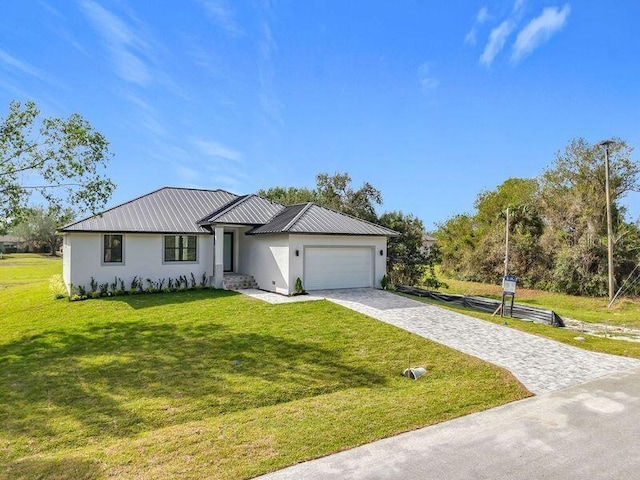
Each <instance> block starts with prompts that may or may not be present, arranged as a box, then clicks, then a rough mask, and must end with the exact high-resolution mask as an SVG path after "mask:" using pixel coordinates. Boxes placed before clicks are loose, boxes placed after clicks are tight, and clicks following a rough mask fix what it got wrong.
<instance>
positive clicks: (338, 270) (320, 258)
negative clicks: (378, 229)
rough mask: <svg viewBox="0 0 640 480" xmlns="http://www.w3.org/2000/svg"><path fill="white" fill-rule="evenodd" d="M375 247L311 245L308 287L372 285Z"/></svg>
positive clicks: (306, 261) (306, 272)
mask: <svg viewBox="0 0 640 480" xmlns="http://www.w3.org/2000/svg"><path fill="white" fill-rule="evenodd" d="M372 251H373V250H372V249H371V247H327V248H319V247H307V248H306V249H305V254H304V255H305V289H307V290H320V289H329V288H358V287H371V286H372V283H373V261H372V256H373V254H372Z"/></svg>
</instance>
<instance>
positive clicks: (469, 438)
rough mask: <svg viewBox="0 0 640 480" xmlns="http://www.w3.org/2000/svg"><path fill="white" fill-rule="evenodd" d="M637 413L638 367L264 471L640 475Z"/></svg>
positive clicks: (281, 477) (509, 479)
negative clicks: (314, 458) (343, 450)
mask: <svg viewBox="0 0 640 480" xmlns="http://www.w3.org/2000/svg"><path fill="white" fill-rule="evenodd" d="M639 419H640V369H634V370H629V371H626V372H621V373H617V374H615V375H611V376H607V377H602V378H599V379H597V380H594V381H591V382H589V383H585V384H582V385H579V386H574V387H571V388H567V389H564V390H559V391H556V392H553V393H549V394H545V395H541V396H538V397H532V398H529V399H526V400H522V401H519V402H514V403H511V404H508V405H504V406H502V407H497V408H494V409H492V410H487V411H485V412H480V413H476V414H472V415H468V416H466V417H461V418H458V419H455V420H452V421H449V422H445V423H441V424H439V425H435V426H432V427H427V428H423V429H420V430H416V431H413V432H409V433H405V434H402V435H398V436H396V437H391V438H387V439H384V440H380V441H377V442H374V443H370V444H368V445H364V446H362V447H358V448H354V449H352V450H348V451H345V452H341V453H337V454H335V455H330V456H327V457H324V458H320V459H318V460H313V461H310V462H306V463H302V464H299V465H294V466H292V467H289V468H286V469H284V470H280V471H278V472H274V473H272V474H269V475H265V476H263V477H260V478H263V479H268V480H289V479H290V480H299V479H307V480H313V479H336V480H337V479H340V480H345V479H351V480H357V479H363V480H364V479H367V480H375V479H378V480H392V479H398V480H414V479H415V480H425V479H443V480H444V479H446V480H457V479H460V480H468V479H491V480H502V479H504V480H517V479H527V480H528V479H560V478H561V479H564V480H567V479H568V480H572V479H575V480H583V479H586V478H594V479H596V478H597V479H603V480H608V479H611V480H618V479H629V480H631V479H640V456H639V455H638V440H639V438H640V437H639V428H640V427H639V424H638V420H639Z"/></svg>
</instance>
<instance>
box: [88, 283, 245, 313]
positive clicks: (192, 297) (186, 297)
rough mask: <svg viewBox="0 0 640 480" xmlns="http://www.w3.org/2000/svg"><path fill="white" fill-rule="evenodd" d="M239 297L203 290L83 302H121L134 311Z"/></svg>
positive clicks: (222, 292) (234, 293)
mask: <svg viewBox="0 0 640 480" xmlns="http://www.w3.org/2000/svg"><path fill="white" fill-rule="evenodd" d="M238 295H241V294H240V293H238V292H234V291H230V290H219V289H213V288H207V289H205V290H186V291H183V292H180V291H178V292H168V293H141V294H136V295H122V296H118V297H101V298H96V299H89V300H85V301H86V302H121V303H126V304H127V305H129V306H130V307H131V308H133V309H134V310H139V309H142V308H151V307H159V306H162V305H180V304H184V303H189V302H196V301H199V300H205V299H215V298H227V297H234V296H238Z"/></svg>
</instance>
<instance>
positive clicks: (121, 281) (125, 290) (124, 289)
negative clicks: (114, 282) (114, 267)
mask: <svg viewBox="0 0 640 480" xmlns="http://www.w3.org/2000/svg"><path fill="white" fill-rule="evenodd" d="M119 293H120V295H124V294H126V293H127V289H126V288H125V286H124V280H122V279H120V290H119Z"/></svg>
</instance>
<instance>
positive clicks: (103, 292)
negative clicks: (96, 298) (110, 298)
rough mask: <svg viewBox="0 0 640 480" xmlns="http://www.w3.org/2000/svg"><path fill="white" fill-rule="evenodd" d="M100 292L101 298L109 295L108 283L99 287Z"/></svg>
mask: <svg viewBox="0 0 640 480" xmlns="http://www.w3.org/2000/svg"><path fill="white" fill-rule="evenodd" d="M98 290H99V291H100V296H101V297H106V296H107V295H108V294H109V284H108V283H106V282H105V283H101V284H100V285H99V286H98Z"/></svg>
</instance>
